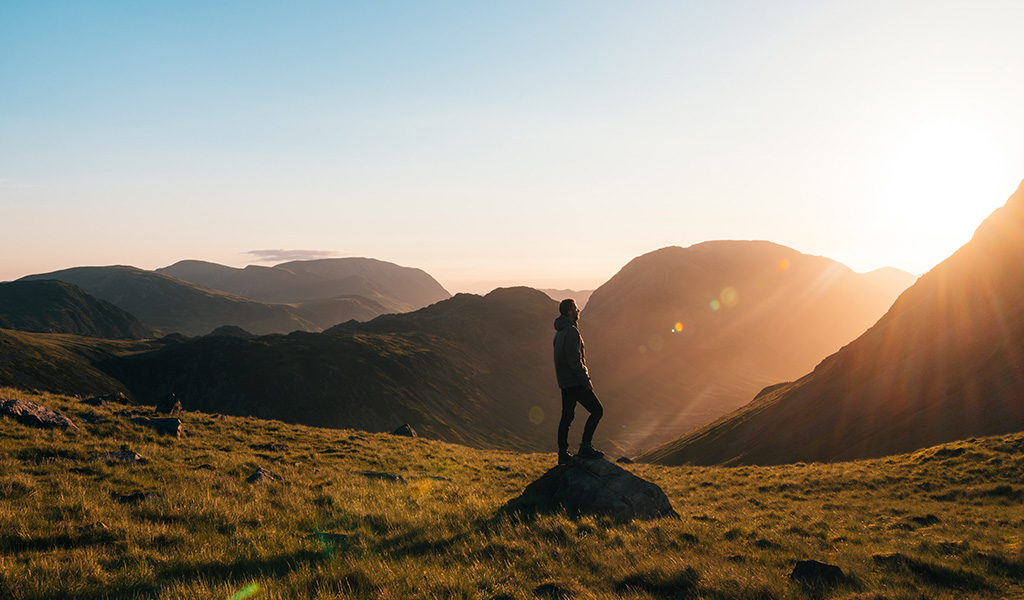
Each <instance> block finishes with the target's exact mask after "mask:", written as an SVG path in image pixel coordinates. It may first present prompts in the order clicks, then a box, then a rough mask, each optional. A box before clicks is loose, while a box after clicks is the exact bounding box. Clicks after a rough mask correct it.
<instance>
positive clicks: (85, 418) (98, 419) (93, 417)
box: [78, 410, 106, 425]
mask: <svg viewBox="0 0 1024 600" xmlns="http://www.w3.org/2000/svg"><path fill="white" fill-rule="evenodd" d="M78 420H79V421H81V422H83V423H85V424H86V425H96V424H97V423H102V422H104V421H106V419H105V418H103V416H102V415H99V414H96V411H94V410H90V411H89V412H87V413H85V414H84V415H82V416H81V417H78Z"/></svg>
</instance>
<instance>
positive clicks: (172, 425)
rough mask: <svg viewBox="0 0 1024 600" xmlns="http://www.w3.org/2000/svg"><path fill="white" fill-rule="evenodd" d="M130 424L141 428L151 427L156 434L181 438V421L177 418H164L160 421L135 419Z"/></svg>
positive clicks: (146, 418) (147, 418) (142, 418)
mask: <svg viewBox="0 0 1024 600" xmlns="http://www.w3.org/2000/svg"><path fill="white" fill-rule="evenodd" d="M132 423H135V424H136V425H142V426H143V427H152V428H153V429H155V430H156V432H157V433H162V434H164V435H173V436H174V437H181V419H179V418H177V417H164V418H162V419H150V418H149V417H135V418H134V419H132Z"/></svg>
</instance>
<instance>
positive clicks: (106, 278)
mask: <svg viewBox="0 0 1024 600" xmlns="http://www.w3.org/2000/svg"><path fill="white" fill-rule="evenodd" d="M41 279H56V280H59V281H64V282H67V283H71V284H73V285H76V286H78V287H80V288H82V289H83V290H85V291H86V292H88V293H89V294H91V295H93V296H95V297H97V298H100V299H102V300H106V301H107V302H110V303H111V304H113V305H114V306H117V307H118V308H120V309H122V310H124V311H127V312H129V313H131V314H133V315H135V316H136V317H137V318H138V319H140V320H142V321H143V322H145V323H147V324H149V325H152V326H153V327H156V328H157V329H160V330H162V331H164V332H167V333H172V332H173V333H182V334H184V335H189V336H194V335H203V334H206V333H209V332H211V331H213V330H214V329H216V328H217V327H220V326H222V325H235V326H238V327H241V328H243V329H245V330H247V331H250V332H252V333H257V334H266V333H276V332H287V331H295V330H302V331H319V330H320V329H321V328H320V327H317V325H316V324H314V323H312V322H311V320H310V319H309V318H307V316H306V315H304V314H302V311H300V310H297V309H296V308H295V307H291V306H285V305H275V304H265V303H261V302H254V301H252V300H248V299H245V298H241V297H239V296H233V295H231V294H225V293H224V292H218V291H216V290H210V289H206V288H203V287H200V286H197V285H195V284H192V283H188V282H185V281H181V280H179V279H175V278H174V277H170V276H168V275H161V274H159V273H153V272H151V271H144V270H142V269H137V268H135V267H127V266H111V267H76V268H72V269H65V270H62V271H55V272H53V273H45V274H41V275H29V276H27V277H23V278H21V279H20V280H19V281H37V280H41Z"/></svg>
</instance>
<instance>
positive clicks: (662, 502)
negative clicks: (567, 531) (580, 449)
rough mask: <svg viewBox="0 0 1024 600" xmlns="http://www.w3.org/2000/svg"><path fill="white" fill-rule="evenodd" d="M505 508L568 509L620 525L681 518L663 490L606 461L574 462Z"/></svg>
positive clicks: (524, 511) (520, 510) (555, 470)
mask: <svg viewBox="0 0 1024 600" xmlns="http://www.w3.org/2000/svg"><path fill="white" fill-rule="evenodd" d="M505 509H506V510H508V511H511V512H515V513H520V514H526V515H530V514H534V513H539V512H552V511H557V510H565V511H566V512H567V513H569V514H570V515H584V514H587V515H608V516H610V517H612V518H614V519H616V520H617V521H619V522H628V521H631V520H633V519H641V520H649V519H657V518H660V517H673V518H677V519H678V518H679V515H678V514H677V513H676V511H675V510H673V508H672V505H671V504H670V503H669V501H668V496H666V495H665V492H663V491H662V490H661V488H660V487H658V486H657V485H655V484H654V483H651V482H650V481H646V480H644V479H641V478H639V477H637V476H636V475H633V474H632V473H630V472H629V471H627V470H625V469H623V468H622V467H619V466H616V465H615V464H613V463H610V462H608V461H606V460H583V459H574V460H573V461H572V462H570V463H569V464H567V465H558V466H557V467H554V468H553V469H551V470H550V471H548V472H547V473H545V474H544V475H541V477H540V479H538V480H537V481H534V482H533V483H531V484H530V485H528V486H526V489H525V490H523V493H522V495H520V496H519V497H518V498H514V499H512V500H511V501H509V503H508V504H507V505H506V506H505Z"/></svg>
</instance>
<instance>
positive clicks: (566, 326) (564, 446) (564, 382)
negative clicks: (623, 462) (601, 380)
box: [554, 298, 604, 465]
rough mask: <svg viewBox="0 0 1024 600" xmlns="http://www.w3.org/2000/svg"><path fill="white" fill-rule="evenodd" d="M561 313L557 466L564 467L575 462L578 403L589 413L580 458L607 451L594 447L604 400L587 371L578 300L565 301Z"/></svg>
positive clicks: (557, 325) (557, 357)
mask: <svg viewBox="0 0 1024 600" xmlns="http://www.w3.org/2000/svg"><path fill="white" fill-rule="evenodd" d="M558 312H559V313H561V314H560V315H559V317H558V318H557V319H555V341H554V345H555V375H556V376H557V377H558V387H559V388H561V389H562V420H561V421H559V422H558V464H560V465H564V464H566V463H569V462H570V461H571V460H572V454H569V426H570V425H571V424H572V420H573V417H575V416H576V404H577V403H579V404H582V405H583V408H585V409H587V410H588V411H590V417H589V418H587V423H586V425H584V426H583V440H582V443H581V444H580V450H579V452H578V453H577V456H579V457H580V458H601V457H602V456H604V452H600V451H598V450H595V449H594V447H593V446H592V445H591V442H592V441H593V439H594V430H595V429H597V423H598V421H600V420H601V415H603V414H604V408H603V407H602V406H601V401H600V400H598V399H597V395H596V394H594V385H593V383H591V381H590V374H589V373H588V372H587V357H586V353H585V351H584V349H583V337H582V336H580V330H579V327H577V325H576V324H577V323H578V322H579V320H580V309H579V307H578V306H576V300H574V299H572V298H566V299H565V300H562V302H561V303H559V305H558Z"/></svg>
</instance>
